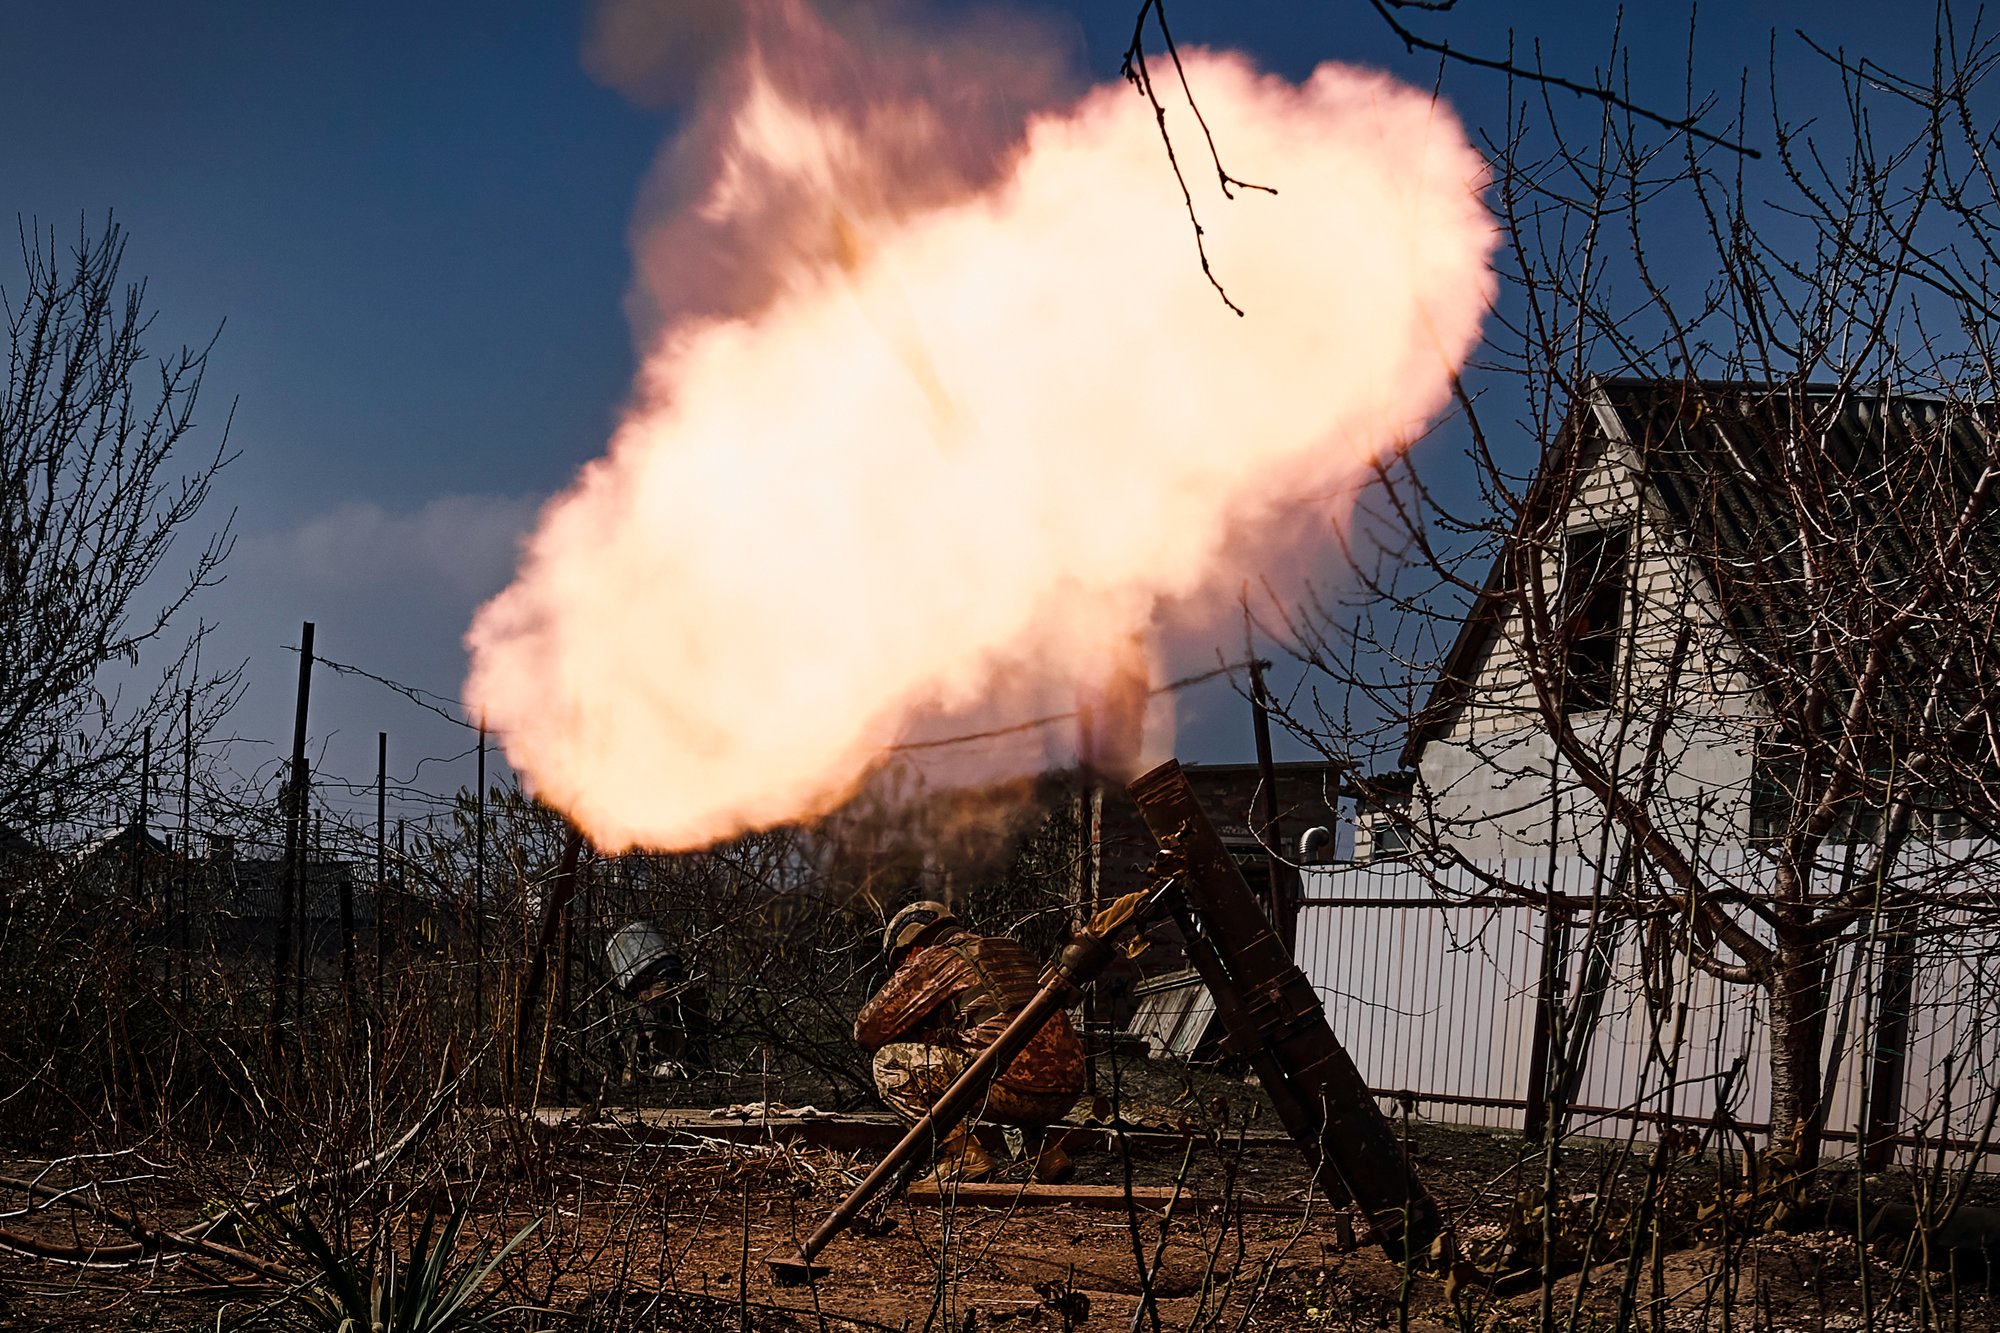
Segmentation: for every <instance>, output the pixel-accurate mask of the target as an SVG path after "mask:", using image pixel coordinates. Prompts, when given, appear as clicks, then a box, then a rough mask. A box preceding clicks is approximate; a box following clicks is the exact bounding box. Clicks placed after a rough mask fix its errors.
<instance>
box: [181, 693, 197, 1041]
mask: <svg viewBox="0 0 2000 1333" xmlns="http://www.w3.org/2000/svg"><path fill="white" fill-rule="evenodd" d="M193 795H194V690H193V689H192V688H190V689H189V690H188V692H187V698H186V700H185V701H184V703H183V706H182V710H181V930H180V936H181V999H182V1000H183V1001H185V1000H186V999H187V998H188V996H189V993H190V990H191V988H192V986H193V984H194V946H193V944H192V943H191V931H190V927H189V923H188V918H189V917H190V916H191V915H192V914H193V911H194V908H193V905H192V904H191V903H190V902H189V901H188V899H189V896H190V894H189V890H190V889H191V888H192V887H193V882H194V825H193V823H192V821H191V819H190V818H189V812H190V811H191V810H192V808H193Z"/></svg>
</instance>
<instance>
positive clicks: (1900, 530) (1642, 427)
mask: <svg viewBox="0 0 2000 1333" xmlns="http://www.w3.org/2000/svg"><path fill="white" fill-rule="evenodd" d="M1995 415H1996V414H1995V413H1994V412H1993V411H1992V410H1991V409H1990V408H1981V409H1978V410H1967V409H1966V408H1964V407H1963V406H1960V405H1954V404H1952V403H1950V402H1948V401H1947V400H1945V399H1943V398H1940V397H1935V396H1925V395H1916V394H1898V393H1890V392H1888V391H1887V390H1880V391H1877V392H1874V393H1866V392H1861V391H1856V390H1853V389H1848V390H1845V391H1842V390H1839V389H1838V388H1836V387H1835V386H1831V385H1825V386H1822V385H1807V386H1796V385H1793V386H1777V385H1766V384H1740V383H1739V384H1732V383H1722V382H1715V381H1699V382H1687V381H1680V380H1651V379H1608V380H1602V381H1599V382H1597V383H1596V384H1594V385H1593V386H1592V390H1591V392H1590V393H1588V394H1586V395H1584V396H1583V397H1582V398H1581V399H1580V400H1579V401H1578V403H1576V404H1575V405H1574V406H1573V407H1572V409H1571V412H1570V416H1569V418H1568V420H1567V422H1566V423H1565V426H1564V436H1563V438H1562V439H1561V440H1559V441H1558V442H1557V447H1556V449H1555V450H1554V451H1553V452H1552V457H1551V466H1549V467H1547V468H1545V469H1544V471H1543V472H1542V473H1541V474H1538V475H1537V476H1536V478H1535V479H1534V482H1533V483H1532V484H1531V485H1530V487H1529V491H1528V495H1527V497H1526V500H1525V502H1524V504H1523V507H1522V512H1521V516H1520V519H1519V521H1518V522H1517V525H1516V528H1515V532H1514V534H1512V535H1511V536H1510V538H1509V545H1510V546H1511V544H1512V543H1513V542H1515V541H1517V540H1519V539H1520V537H1521V536H1522V535H1523V534H1524V533H1526V532H1530V531H1536V530H1538V529H1540V528H1542V526H1543V525H1544V524H1545V523H1546V522H1547V521H1548V520H1549V519H1550V518H1551V517H1553V515H1554V514H1555V512H1556V511H1559V510H1562V509H1566V508H1567V507H1568V505H1569V504H1570V501H1571V495H1570V491H1571V489H1572V488H1573V487H1574V486H1575V485H1576V484H1577V482H1578V481H1579V480H1580V479H1581V478H1582V477H1583V476H1585V475H1586V474H1587V472H1588V470H1589V468H1590V466H1591V464H1592V463H1593V462H1594V458H1595V455H1596V453H1597V452H1598V450H1600V449H1601V448H1602V446H1603V444H1604V442H1605V439H1606V436H1607V435H1608V434H1612V433H1615V434H1616V435H1617V436H1618V437H1620V438H1622V439H1623V440H1626V441H1629V443H1630V444H1631V446H1632V448H1633V451H1634V454H1635V455H1636V457H1637V459H1638V460H1639V466H1640V469H1641V478H1642V483H1643V487H1644V491H1645V494H1646V495H1647V496H1648V497H1650V498H1651V499H1652V500H1654V501H1655V502H1657V504H1658V505H1659V507H1660V510H1661V511H1662V512H1663V513H1664V515H1665V516H1666V518H1667V519H1668V525H1667V526H1668V528H1669V530H1672V531H1677V532H1678V534H1679V536H1680V538H1681V540H1682V542H1683V544H1684V548H1685V549H1686V550H1687V551H1688V552H1689V553H1690V554H1691V555H1693V556H1694V557H1695V558H1696V559H1697V560H1698V562H1699V566H1700V572H1701V574H1702V575H1703V577H1704V578H1705V579H1706V580H1707V582H1708V585H1709V587H1710V589H1711V590H1712V591H1713V593H1714V594H1715V596H1716V598H1717V601H1718V603H1719V605H1720V606H1721V608H1722V610H1723V614H1724V616H1725V617H1726V619H1727V620H1728V623H1729V626H1730V628H1731V630H1732V631H1733V632H1734V633H1735V635H1736V637H1737V639H1738V641H1739V642H1740V643H1741V644H1743V646H1744V647H1745V648H1746V649H1747V650H1748V651H1749V652H1751V653H1753V654H1765V655H1768V656H1769V657H1772V658H1780V659H1781V658H1786V657H1791V658H1794V659H1796V658H1797V657H1798V656H1799V655H1800V654H1801V653H1803V652H1804V651H1805V649H1806V647H1807V646H1808V645H1807V643H1806V642H1805V639H1806V636H1807V635H1808V633H1809V627H1808V617H1807V614H1806V612H1805V611H1804V610H1803V609H1802V607H1803V599H1802V598H1801V597H1800V596H1799V587H1800V585H1801V583H1802V582H1803V581H1804V579H1805V578H1806V570H1805V566H1804V555H1805V552H1804V551H1803V550H1802V549H1801V545H1800V540H1799V533H1800V530H1801V526H1802V525H1810V526H1822V525H1823V526H1824V527H1825V528H1826V529H1827V530H1828V531H1837V532H1842V533H1853V534H1855V538H1854V539H1851V540H1844V541H1843V542H1836V543H1831V544H1830V546H1831V547H1832V549H1836V550H1846V551H1850V552H1852V553H1853V555H1854V556H1855V557H1856V560H1857V565H1856V567H1855V568H1854V569H1853V570H1852V571H1843V572H1848V573H1851V575H1852V577H1853V578H1855V579H1857V580H1866V581H1867V583H1868V584H1869V586H1871V587H1874V588H1876V589H1879V590H1881V591H1882V592H1884V593H1885V594H1887V595H1891V596H1893V595H1894V593H1895V591H1896V589H1897V588H1899V587H1901V586H1905V585H1907V584H1908V583H1909V582H1910V581H1911V580H1912V579H1913V578H1915V577H1918V576H1921V575H1923V574H1925V573H1928V572H1932V571H1933V570H1934V565H1933V563H1932V562H1931V560H1930V556H1929V554H1928V553H1929V552H1932V551H1935V550H1936V549H1938V545H1939V544H1940V543H1941V542H1942V540H1943V537H1942V536H1941V534H1940V532H1939V529H1938V526H1937V524H1938V523H1939V522H1940V516H1941V515H1942V516H1943V519H1942V521H1944V522H1946V523H1949V521H1950V519H1952V518H1953V517H1955V516H1956V515H1957V514H1958V513H1959V512H1960V510H1961V509H1962V508H1963V505H1964V502H1965V501H1966V500H1967V499H1969V498H1971V496H1972V495H1973V492H1974V488H1975V487H1978V486H1980V485H1981V484H1982V482H1981V479H1982V477H1983V476H1984V474H1985V471H1986V468H1987V465H1988V463H1989V461H1990V460H1991V459H1992V457H1993V447H1992V444H1991V440H1992V438H1993V433H1994V430H1993V428H1994V424H1995ZM1591 418H1594V419H1595V420H1594V424H1595V425H1596V429H1595V430H1581V429H1579V427H1580V425H1582V424H1583V423H1584V422H1586V421H1587V420H1589V419H1591ZM1784 451H1790V460H1789V462H1787V461H1786V458H1785V453H1784ZM1787 477H1789V478H1791V479H1793V480H1796V481H1799V482H1802V483H1804V484H1803V485H1802V486H1800V487H1798V488H1797V489H1793V490H1787V489H1785V488H1784V486H1783V485H1782V482H1783V480H1784V479H1785V478H1787ZM1996 480H2000V479H1996ZM1985 484H1986V485H1989V486H1991V485H1993V484H1995V483H1994V481H1991V480H1990V481H1988V482H1986V483H1985ZM1919 492H1921V493H1922V494H1923V496H1924V498H1926V499H1928V498H1931V497H1935V496H1937V495H1938V494H1939V493H1940V492H1942V493H1944V494H1946V495H1948V496H1950V497H1952V499H1951V502H1950V503H1949V504H1948V505H1943V506H1940V505H1936V504H1926V503H1912V497H1913V495H1914V494H1917V493H1919ZM1992 512H1993V511H1991V510H1989V511H1988V513H1989V514H1990V513H1992ZM1507 565H1508V552H1507V551H1506V550H1503V551H1502V552H1501V553H1500V555H1499V556H1497V557H1496V559H1495V561H1494V564H1493V567H1492V569H1491V571H1490V572H1489V573H1488V576H1487V580H1486V583H1485V585H1484V588H1483V590H1482V592H1481V593H1480V595H1479V597H1478V598H1477V599H1476V601H1475V603H1474V605H1473V607H1472V609H1471V611H1470V612H1469V613H1468V614H1467V616H1466V618H1465V620H1464V621H1463V622H1462V624H1461V625H1460V627H1459V634H1458V637H1457V640H1456V641H1455V642H1454V643H1453V645H1452V649H1451V651H1450V653H1449V654H1448V655H1447V657H1446V659H1445V663H1444V666H1443V669H1442V671H1441V673H1440V675H1439V677H1438V680H1437V681H1436V682H1435V683H1434V685H1433V686H1432V689H1431V693H1430V696H1429V698H1428V699H1427V700H1426V702H1425V704H1424V707H1423V709H1422V710H1421V711H1420V712H1419V714H1418V717H1417V720H1416V723H1415V724H1414V725H1413V726H1412V728H1411V730H1410V736H1409V739H1408V741H1407V742H1406V744H1405V746H1404V749H1403V755H1402V761H1403V763H1404V765H1405V766H1406V767H1411V766H1414V765H1415V763H1416V761H1417V759H1418V758H1419V756H1420V755H1421V754H1422V751H1423V747H1424V746H1425V745H1426V744H1428V743H1429V741H1431V740H1432V739H1434V738H1435V737H1436V736H1437V735H1439V734H1440V733H1441V732H1442V731H1443V730H1444V728H1445V727H1446V726H1447V725H1449V722H1450V719H1451V717H1452V716H1453V714H1454V713H1455V712H1456V710H1457V709H1458V707H1459V706H1460V705H1461V704H1462V703H1463V702H1464V701H1465V699H1466V697H1467V696H1468V695H1469V694H1470V692H1471V689H1472V686H1473V683H1474V681H1475V680H1476V679H1477V676H1478V672H1479V669H1480V665H1481V663H1482V662H1483V661H1484V659H1485V656H1486V653H1487V650H1488V647H1489V645H1490V644H1491V643H1492V641H1493V639H1494V637H1495V635H1497V634H1498V632H1499V629H1500V625H1501V622H1502V620H1503V618H1504V617H1505V615H1506V613H1507V611H1508V609H1509V607H1510V606H1511V598H1510V597H1509V596H1508V595H1507V593H1508V589H1507V587H1506V577H1507ZM1954 570H1955V572H1956V573H1957V575H1958V576H1959V577H1961V578H1964V579H1967V580H1971V581H1973V582H1974V583H1975V584H1977V585H1980V586H1983V587H1986V588H1991V587H1992V586H1993V581H1994V580H1995V579H1996V578H2000V518H1995V519H1994V520H1993V521H1988V522H1983V523H1980V524H1977V525H1975V526H1974V527H1973V528H1972V529H1971V530H1970V531H1969V532H1968V533H1967V534H1966V539H1965V541H1964V543H1963V546H1962V549H1961V552H1960V560H1959V562H1958V563H1956V564H1955V565H1954ZM1818 577H1819V579H1820V581H1821V582H1822V583H1824V582H1825V580H1826V578H1827V571H1825V570H1821V571H1819V574H1818ZM1936 656H1937V654H1935V653H1931V652H1927V651H1926V640H1925V636H1924V635H1922V634H1912V635H1910V636H1908V637H1907V638H1906V639H1905V641H1904V642H1903V644H1902V647H1901V652H1900V655H1899V660H1898V661H1897V663H1896V664H1895V668H1894V671H1895V675H1896V676H1898V677H1900V678H1902V679H1901V682H1900V685H1901V688H1900V689H1899V682H1898V681H1891V682H1890V686H1889V690H1888V693H1887V695H1886V697H1888V698H1891V699H1894V698H1895V697H1897V695H1898V694H1900V693H1905V692H1908V691H1909V690H1911V689H1914V688H1917V687H1919V686H1925V687H1927V686H1928V683H1929V682H1930V680H1931V679H1932V678H1933V677H1934V676H1935V674H1936V670H1937V665H1936V663H1935V661H1934V660H1933V659H1934V658H1935V657H1936ZM1768 674H1775V675H1777V676H1779V677H1782V676H1783V675H1784V674H1785V673H1783V672H1779V673H1767V675H1768ZM1967 691H1968V693H1969V694H1973V695H1976V694H1977V693H1978V689H1977V686H1976V683H1973V682H1968V686H1967ZM1773 702H1774V703H1778V704H1780V705H1782V703H1783V701H1782V700H1774V701H1773Z"/></svg>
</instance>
